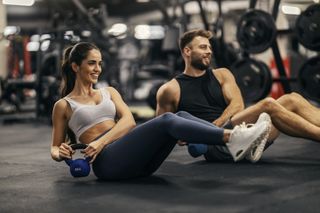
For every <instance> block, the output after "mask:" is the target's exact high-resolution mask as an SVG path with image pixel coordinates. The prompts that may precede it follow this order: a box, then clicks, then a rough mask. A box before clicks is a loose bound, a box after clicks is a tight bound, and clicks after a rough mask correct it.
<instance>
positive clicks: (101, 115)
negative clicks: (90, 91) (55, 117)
mask: <svg viewBox="0 0 320 213" xmlns="http://www.w3.org/2000/svg"><path fill="white" fill-rule="evenodd" d="M99 91H100V94H101V96H102V99H101V102H100V103H99V104H97V105H87V104H81V103H79V102H77V101H74V100H73V99H71V98H68V97H64V99H65V100H66V101H67V102H68V103H69V105H70V107H71V109H72V112H73V113H72V115H71V117H70V120H69V123H68V125H69V127H70V129H71V130H72V131H73V132H74V134H75V135H76V138H77V141H78V142H79V138H80V136H81V134H82V133H84V132H85V131H86V130H88V129H89V128H90V127H92V126H94V125H96V124H98V123H101V122H103V121H106V120H112V121H114V119H115V116H116V107H115V105H114V103H113V101H112V100H111V98H110V93H109V92H108V91H107V90H106V89H105V88H101V89H99Z"/></svg>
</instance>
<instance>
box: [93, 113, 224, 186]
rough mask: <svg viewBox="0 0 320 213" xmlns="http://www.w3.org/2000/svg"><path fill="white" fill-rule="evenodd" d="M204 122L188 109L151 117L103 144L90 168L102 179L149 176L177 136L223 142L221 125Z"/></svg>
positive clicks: (216, 143)
mask: <svg viewBox="0 0 320 213" xmlns="http://www.w3.org/2000/svg"><path fill="white" fill-rule="evenodd" d="M204 122H206V121H203V120H200V119H198V118H196V117H193V116H192V115H190V114H189V113H187V112H178V113H176V114H173V113H165V114H163V115H161V116H159V117H157V118H154V119H151V120H149V121H147V122H145V123H143V124H141V125H138V126H137V127H135V128H134V129H132V130H131V131H130V132H129V133H128V134H127V135H125V136H123V137H122V138H119V139H118V140H116V141H114V142H113V143H111V144H109V145H107V146H106V147H105V148H103V149H102V151H101V152H100V153H99V155H98V156H97V158H96V160H95V161H94V162H93V171H94V173H95V175H96V176H97V177H98V178H99V179H105V180H117V179H128V178H134V177H141V176H148V175H151V174H152V173H154V172H155V171H156V170H157V169H158V168H159V167H160V165H161V164H162V162H163V161H164V160H165V159H166V158H167V156H168V155H169V154H170V152H171V151H172V149H173V148H174V146H175V144H176V142H177V140H182V141H186V142H188V143H202V144H203V143H205V144H209V145H223V144H224V142H223V129H221V128H218V127H215V126H213V125H208V124H206V123H204ZM104 134H105V133H104Z"/></svg>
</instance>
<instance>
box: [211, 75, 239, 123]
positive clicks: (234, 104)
mask: <svg viewBox="0 0 320 213" xmlns="http://www.w3.org/2000/svg"><path fill="white" fill-rule="evenodd" d="M216 77H217V78H218V80H219V82H220V85H221V88H222V94H223V96H224V99H225V101H226V103H227V105H228V106H227V108H226V109H225V110H224V111H223V113H222V115H221V116H220V117H219V118H217V119H216V120H215V121H213V123H214V124H215V125H216V126H222V125H223V124H224V123H226V122H227V121H228V120H229V119H230V118H231V117H232V116H233V115H235V114H236V113H238V112H240V111H242V110H244V103H243V98H242V95H241V91H240V89H239V87H238V85H237V83H236V81H235V78H234V76H233V75H232V73H231V72H230V71H229V70H228V69H219V70H217V71H216Z"/></svg>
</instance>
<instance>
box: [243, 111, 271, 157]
mask: <svg viewBox="0 0 320 213" xmlns="http://www.w3.org/2000/svg"><path fill="white" fill-rule="evenodd" d="M261 122H268V123H271V118H270V116H269V115H268V114H267V113H265V112H263V113H261V114H260V116H259V118H258V120H257V122H256V124H258V123H261ZM268 131H269V133H268V135H269V134H270V131H271V125H270V128H269V129H268ZM267 141H268V137H266V138H264V139H263V140H262V141H261V143H254V144H253V146H252V148H251V150H249V152H248V154H247V155H246V159H247V160H249V161H251V162H252V163H255V162H257V161H259V160H260V158H261V156H262V154H263V151H264V147H265V146H266V143H267Z"/></svg>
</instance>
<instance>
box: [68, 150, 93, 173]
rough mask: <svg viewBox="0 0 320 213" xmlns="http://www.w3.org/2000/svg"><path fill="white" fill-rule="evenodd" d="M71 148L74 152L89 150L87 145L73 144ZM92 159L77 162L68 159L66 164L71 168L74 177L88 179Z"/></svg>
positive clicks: (79, 159)
mask: <svg viewBox="0 0 320 213" xmlns="http://www.w3.org/2000/svg"><path fill="white" fill-rule="evenodd" d="M71 148H72V149H73V150H77V149H85V148H87V145H86V144H72V145H71ZM90 159H91V158H89V157H87V158H78V159H75V160H72V159H66V160H65V162H66V163H67V164H68V166H69V167H70V173H71V175H72V176H73V177H86V176H88V175H89V173H90V164H89V161H90Z"/></svg>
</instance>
